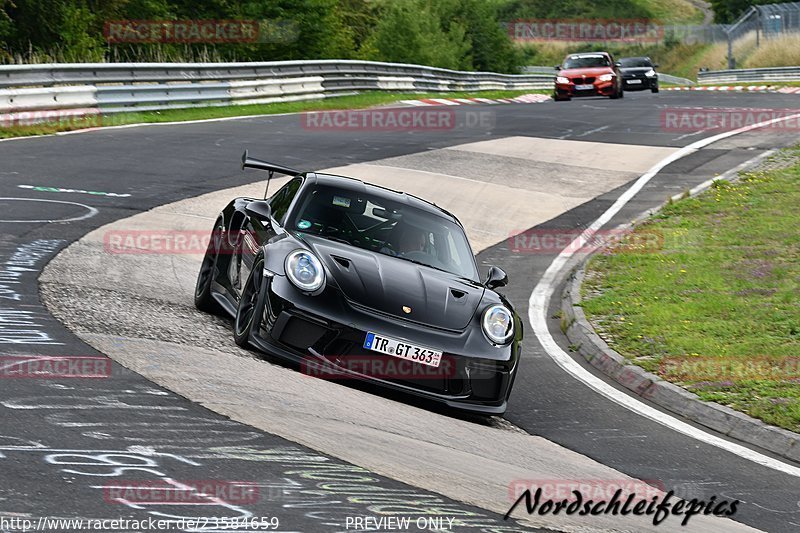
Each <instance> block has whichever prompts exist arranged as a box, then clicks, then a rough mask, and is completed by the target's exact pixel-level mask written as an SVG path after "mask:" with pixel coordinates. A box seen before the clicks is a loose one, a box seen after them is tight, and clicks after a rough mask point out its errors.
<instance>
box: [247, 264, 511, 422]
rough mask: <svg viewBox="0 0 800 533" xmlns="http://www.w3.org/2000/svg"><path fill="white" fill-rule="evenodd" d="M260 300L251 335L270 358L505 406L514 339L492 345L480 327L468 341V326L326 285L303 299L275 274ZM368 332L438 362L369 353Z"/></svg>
mask: <svg viewBox="0 0 800 533" xmlns="http://www.w3.org/2000/svg"><path fill="white" fill-rule="evenodd" d="M261 297H262V298H263V299H264V313H263V316H262V321H261V328H260V329H259V331H258V332H256V333H255V334H254V335H253V338H252V339H251V340H252V341H253V343H254V344H256V345H257V346H258V347H259V348H260V349H261V350H263V351H264V352H266V353H268V354H270V355H274V356H277V357H280V358H283V359H287V360H290V361H294V362H297V363H300V365H301V371H303V372H304V373H307V374H308V375H311V376H316V377H321V378H324V379H337V378H340V379H357V380H363V381H367V382H370V383H375V384H377V385H380V386H381V387H386V388H388V389H392V390H395V391H400V392H403V393H408V394H412V395H414V396H417V397H422V398H425V399H428V400H433V401H435V402H438V403H441V404H444V405H446V406H448V407H452V408H457V409H460V410H465V411H471V412H475V413H481V414H502V413H503V412H505V410H506V405H507V401H508V397H509V395H510V394H511V388H512V385H513V381H514V377H515V375H516V372H517V367H518V362H519V355H520V351H521V344H520V343H519V342H518V340H516V339H515V340H514V341H512V342H511V343H510V344H509V345H506V346H501V347H495V346H492V345H491V344H490V343H489V342H488V341H486V339H485V338H483V333H482V331H480V330H479V331H478V333H480V337H481V338H480V339H476V338H474V337H476V336H475V335H474V331H471V330H473V329H474V327H473V325H472V323H471V324H470V326H469V327H467V329H466V330H465V331H463V332H452V331H443V330H437V329H436V328H431V327H426V326H423V325H418V324H413V323H412V324H409V322H408V321H404V320H400V319H396V318H394V317H390V316H384V315H382V314H380V313H377V312H375V311H370V310H366V309H363V310H362V309H361V308H360V307H359V306H354V305H351V304H350V303H349V302H347V301H346V300H345V299H344V297H343V296H342V295H341V293H340V292H339V291H338V290H337V289H334V288H331V287H328V288H326V289H325V291H323V293H322V294H320V295H317V296H306V295H304V294H302V293H301V292H300V291H298V290H297V289H296V288H294V286H293V285H292V284H291V283H290V282H289V281H288V280H287V279H286V278H285V277H283V276H278V275H274V276H270V277H269V278H268V282H267V283H264V284H263V291H262V295H261ZM478 327H480V326H478ZM369 331H371V332H375V333H378V334H381V335H385V336H387V337H391V338H395V339H400V340H407V341H408V342H409V343H413V344H417V345H420V346H425V347H430V348H432V349H434V350H441V351H442V352H443V355H442V359H441V363H440V365H439V367H438V368H434V367H430V366H427V365H422V364H420V363H416V362H410V361H408V360H405V359H400V358H397V357H394V356H391V355H384V354H381V353H379V352H375V351H370V350H367V349H365V348H364V347H363V346H364V341H365V338H366V335H367V332H369ZM519 337H520V338H521V335H519ZM478 342H480V343H482V344H479V345H478V346H479V348H478V349H475V348H474V346H475V344H476V343H478ZM484 345H485V346H484ZM471 346H472V347H473V348H470V347H471ZM475 352H477V353H475ZM473 353H475V354H474V355H472V354H473ZM467 354H470V355H467Z"/></svg>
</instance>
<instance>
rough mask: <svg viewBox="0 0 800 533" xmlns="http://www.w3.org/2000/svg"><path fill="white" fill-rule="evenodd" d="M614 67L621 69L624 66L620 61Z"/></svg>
mask: <svg viewBox="0 0 800 533" xmlns="http://www.w3.org/2000/svg"><path fill="white" fill-rule="evenodd" d="M614 66H615V67H617V68H620V67H621V66H622V63H620V62H619V61H615V62H614Z"/></svg>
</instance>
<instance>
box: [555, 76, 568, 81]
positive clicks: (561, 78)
mask: <svg viewBox="0 0 800 533" xmlns="http://www.w3.org/2000/svg"><path fill="white" fill-rule="evenodd" d="M556 83H569V78H565V77H564V76H556Z"/></svg>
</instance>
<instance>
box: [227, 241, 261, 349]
mask: <svg viewBox="0 0 800 533" xmlns="http://www.w3.org/2000/svg"><path fill="white" fill-rule="evenodd" d="M263 271H264V257H263V256H260V255H259V256H258V257H256V260H255V262H254V263H253V270H251V271H250V275H249V276H247V281H246V282H245V284H244V289H242V296H241V298H239V305H238V306H237V307H236V318H235V319H234V321H233V341H234V342H235V343H236V344H237V345H239V346H241V347H242V348H246V347H247V346H248V344H250V333H251V332H253V331H258V328H259V327H260V326H261V315H262V313H263V312H264V302H263V301H262V300H261V297H260V296H261V287H262V285H263V283H264V275H263Z"/></svg>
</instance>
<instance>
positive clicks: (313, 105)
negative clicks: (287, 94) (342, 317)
mask: <svg viewBox="0 0 800 533" xmlns="http://www.w3.org/2000/svg"><path fill="white" fill-rule="evenodd" d="M551 92H552V90H550V89H548V90H545V89H540V90H525V91H480V92H471V93H457V92H450V93H397V92H385V91H369V92H364V93H360V94H356V95H349V96H339V97H336V98H326V99H323V100H304V101H300V102H277V103H273V104H257V105H241V106H224V107H192V108H187V109H169V110H163V111H149V112H131V113H115V114H113V115H105V116H102V117H100V116H94V117H86V118H69V119H64V120H62V121H60V122H55V123H42V124H34V125H30V126H27V125H15V126H10V127H5V128H3V127H0V138H10V137H21V136H27V135H47V134H52V133H57V132H63V131H72V130H78V129H84V128H91V127H96V126H118V125H124V124H139V123H157V122H182V121H187V120H202V119H212V118H225V117H240V116H248V115H274V114H279V113H299V112H303V111H322V110H330V109H364V108H368V107H374V106H380V105H386V104H391V103H395V102H398V101H400V100H414V99H419V98H513V97H515V96H520V95H522V94H532V93H541V94H550V93H551Z"/></svg>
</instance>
